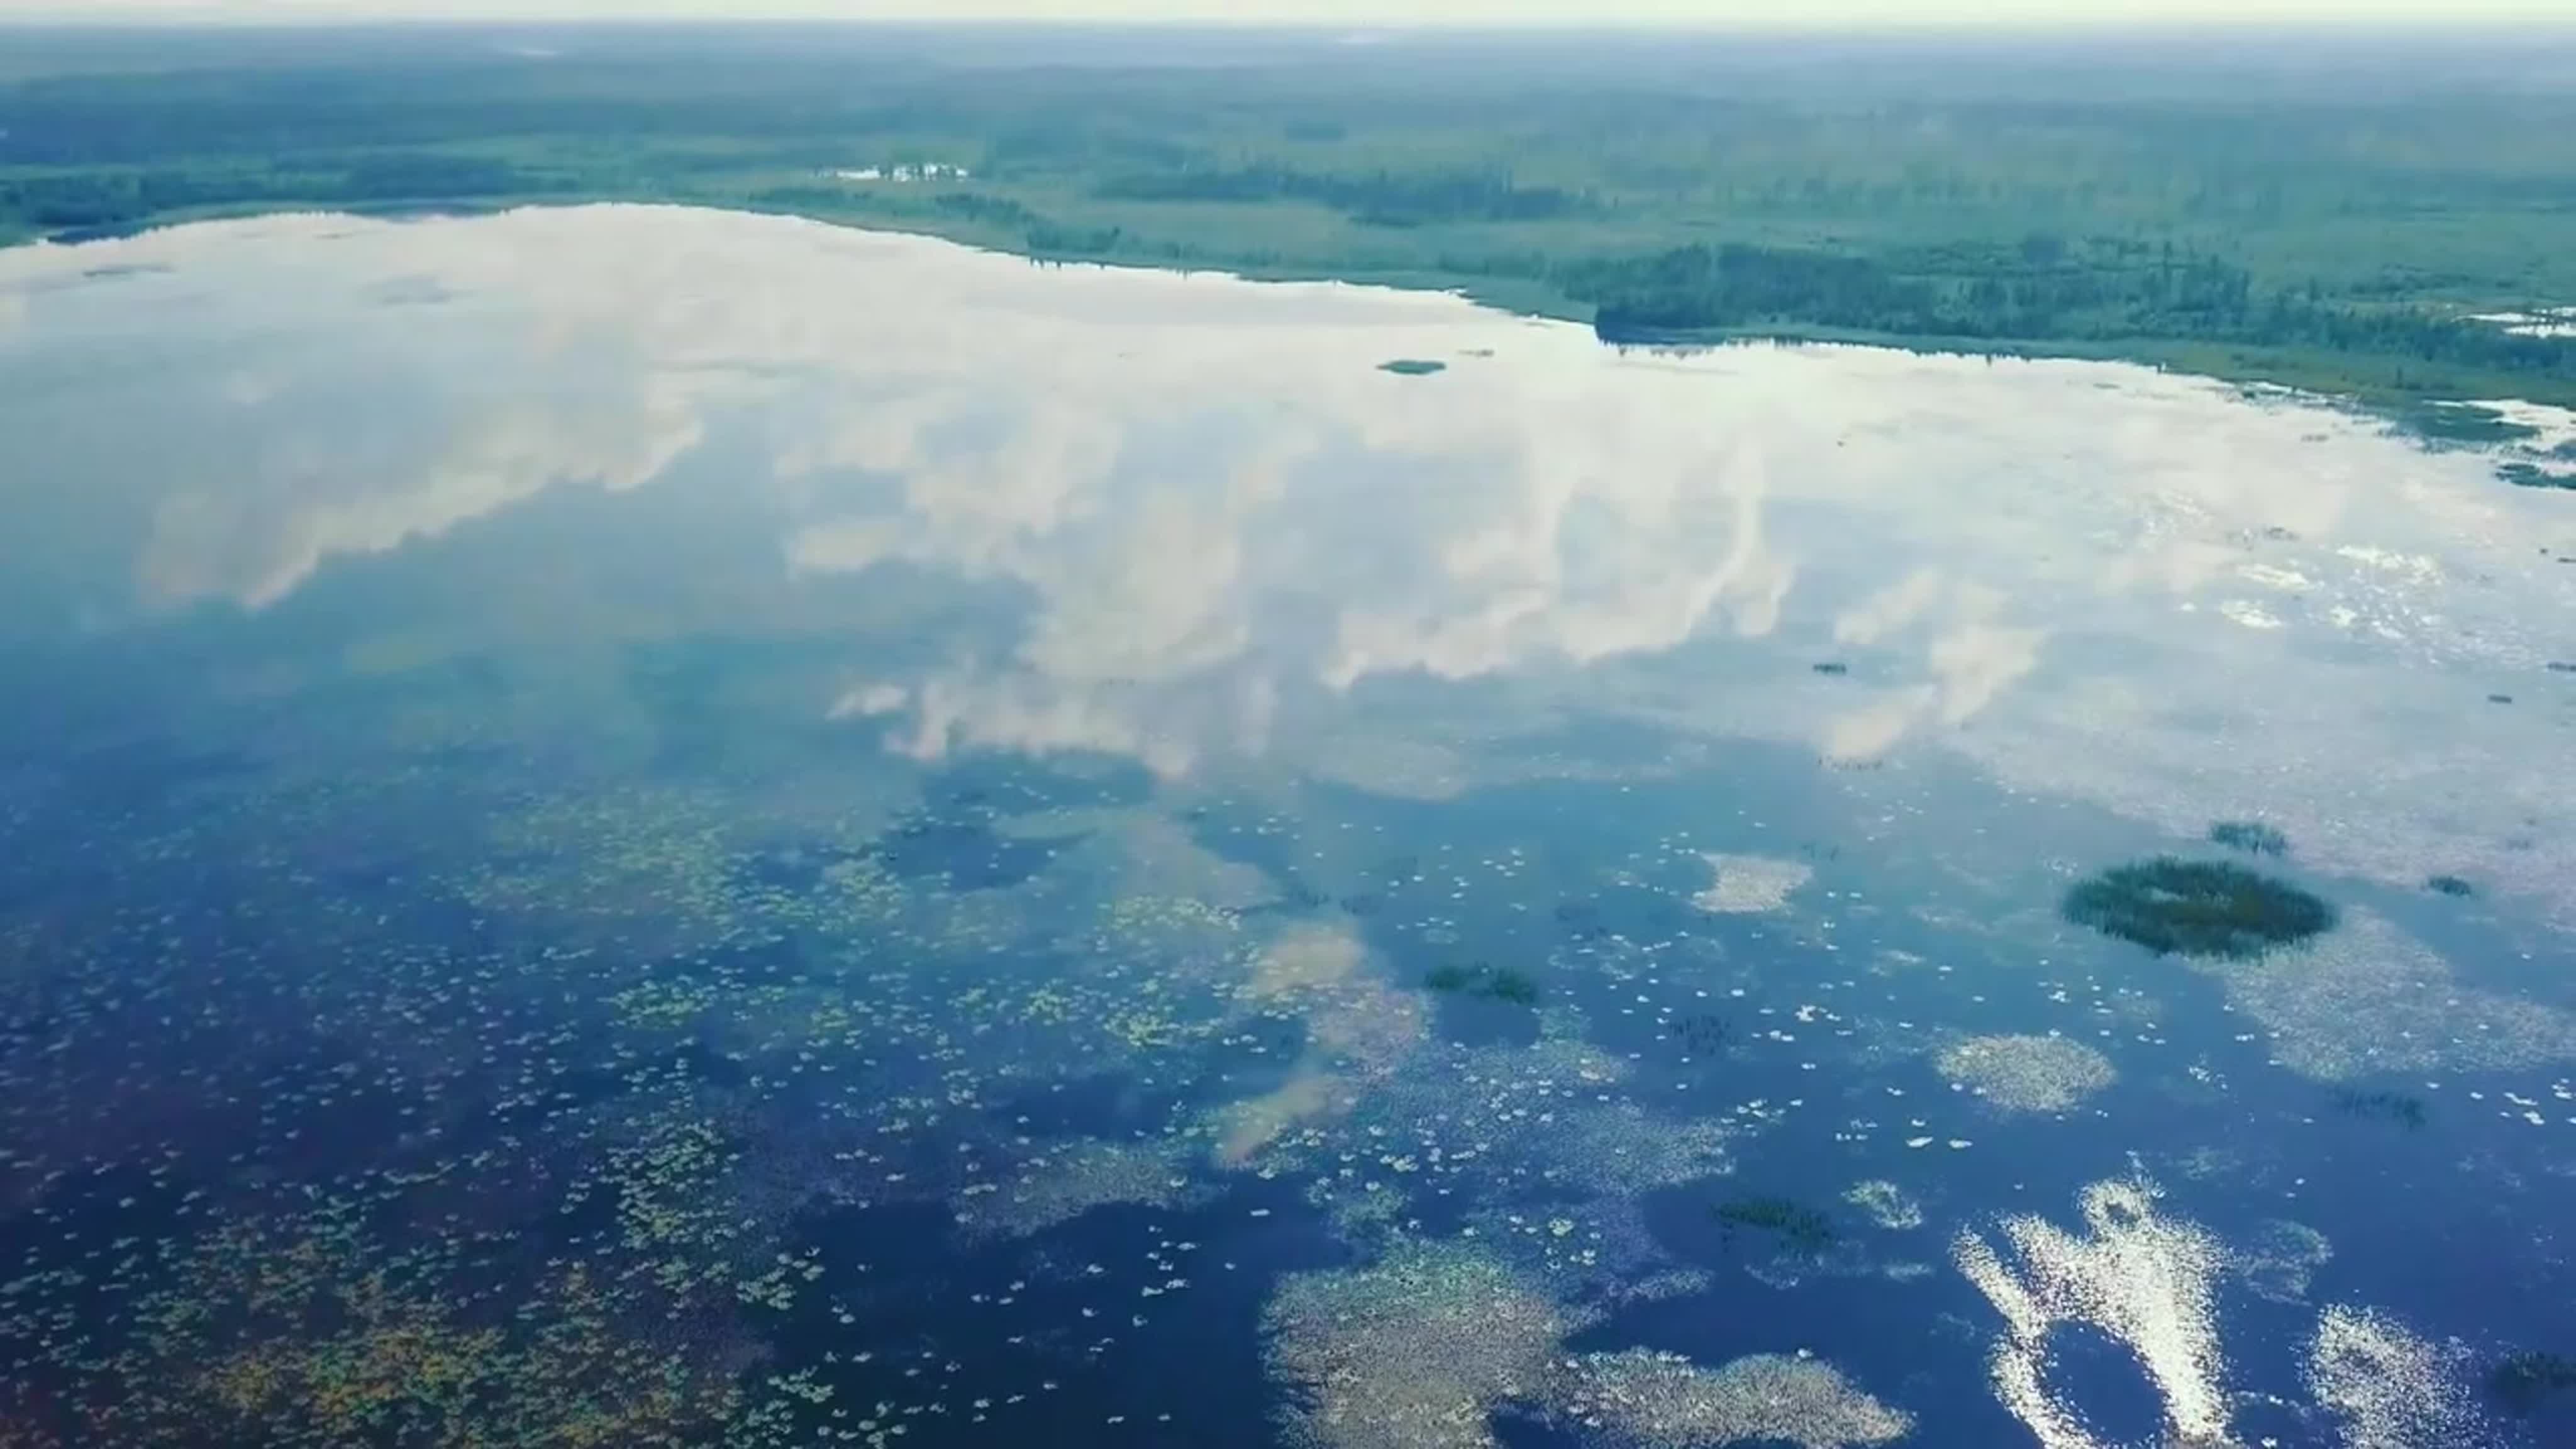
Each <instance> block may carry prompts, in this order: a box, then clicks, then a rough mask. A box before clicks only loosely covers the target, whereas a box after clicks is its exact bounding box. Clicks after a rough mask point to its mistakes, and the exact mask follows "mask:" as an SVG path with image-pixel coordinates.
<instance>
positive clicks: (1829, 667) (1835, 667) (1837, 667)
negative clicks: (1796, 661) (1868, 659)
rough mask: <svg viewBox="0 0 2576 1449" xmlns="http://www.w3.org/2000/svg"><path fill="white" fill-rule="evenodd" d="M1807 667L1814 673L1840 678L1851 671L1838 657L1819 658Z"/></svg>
mask: <svg viewBox="0 0 2576 1449" xmlns="http://www.w3.org/2000/svg"><path fill="white" fill-rule="evenodd" d="M1807 667H1808V668H1809V669H1811V670H1813V671H1815V672H1816V673H1818V674H1822V675H1824V676H1826V677H1827V678H1831V679H1840V678H1841V677H1843V676H1844V675H1846V674H1849V673H1851V666H1850V665H1848V664H1845V663H1843V662H1842V661H1841V660H1839V659H1819V660H1817V661H1816V662H1815V663H1813V664H1810V665H1808V666H1807Z"/></svg>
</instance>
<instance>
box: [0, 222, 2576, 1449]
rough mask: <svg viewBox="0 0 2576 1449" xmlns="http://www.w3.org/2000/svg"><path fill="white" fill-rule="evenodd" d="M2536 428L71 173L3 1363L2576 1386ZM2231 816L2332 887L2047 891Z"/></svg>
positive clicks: (2060, 1394) (737, 1380)
mask: <svg viewBox="0 0 2576 1449" xmlns="http://www.w3.org/2000/svg"><path fill="white" fill-rule="evenodd" d="M1399 359H1410V360H1419V361H1438V362H1443V363H1445V364H1446V367H1445V370H1442V371H1438V372H1429V373H1426V374H1425V375H1403V374H1401V373H1393V372H1388V371H1385V370H1383V369H1382V367H1381V364H1384V363H1386V362H1389V361H1394V360H1399ZM1414 371H1416V372H1423V371H1424V370H1421V369H1415V370H1414ZM2496 461H2497V459H2496V458H2495V457H2494V456H2492V455H2489V454H2482V453H2480V452H2477V451H2474V450H2453V451H2443V452H2428V451H2425V450H2423V449H2421V448H2419V447H2417V446H2415V445H2413V444H2411V443H2409V442H2407V441H2405V440H2403V439H2400V438H2397V437H2394V436H2392V435H2390V434H2389V433H2388V432H2387V431H2386V430H2385V429H2384V428H2382V427H2380V426H2379V425H2376V424H2374V423H2372V422H2371V421H2369V420H2367V419H2363V418H2358V417H2353V416H2349V415H2346V414H2343V413H2340V412H2336V411H2333V410H2329V409H2325V408H2321V407H2317V406H2311V405H2307V404H2303V403H2301V402H2298V401H2296V400H2293V399H2289V398H2284V397H2248V396H2244V395H2241V394H2238V393H2236V392H2234V391H2231V390H2229V389H2226V388H2223V387H2220V386H2217V385H2214V384H2210V383H2205V382H2200V381H2194V380H2188V379H2178V378H2168V377H2162V376H2157V375H2154V374H2151V373H2147V372H2142V371H2139V370H2136V369H2131V368H2122V367H2112V366H2098V365H2083V364H2058V363H2038V364H2033V363H2011V362H1985V361H1976V360H1962V359H1955V358H1926V357H1915V356H1908V355H1903V354H1896V353H1888V352H1878V351H1868V350H1859V349H1785V348H1748V349H1735V350H1728V351H1725V352H1722V353H1719V354H1714V355H1708V356H1700V357H1692V358H1671V357H1656V356H1645V355H1629V356H1621V355H1617V354H1614V353H1612V352H1610V351H1607V350H1605V349H1602V348H1601V347H1599V346H1598V345H1596V344H1595V343H1594V342H1593V341H1592V339H1591V338H1590V337H1589V335H1588V334H1587V333H1585V332H1584V331H1582V330H1581V329H1576V328H1569V327H1564V326H1558V325H1553V324H1542V323H1535V322H1529V321H1524V320H1518V319H1511V318H1505V317H1501V316H1497V315H1494V314H1491V313H1486V312H1480V311H1477V310H1475V309H1473V308H1471V307H1469V306H1467V305H1466V304H1464V303H1461V302H1456V301H1453V300H1450V299H1446V298H1439V297H1428V296H1418V295H1394V294H1387V293H1380V292H1369V291H1361V290H1354V289H1346V288H1337V287H1320V286H1293V287H1291V286H1253V285H1247V284H1244V283H1240V282H1235V281H1231V280H1227V279H1221V278H1214V277H1183V276H1174V275H1168V274H1155V273H1129V272H1103V271H1096V270H1088V269H1049V268H1042V267H1036V266H1032V265H1030V264H1027V263H1025V262H1021V261H1017V260H1012V259H1007V258H1000V257H993V256H985V255H979V254H974V253H969V252H964V251H960V250H957V249H955V248H951V247H947V246H944V245H939V244H935V243H930V242H925V241H919V240H912V239H904V238H894V237H883V236H872V235H866V234H860V233H853V232H846V231H835V230H830V229H825V228H820V227H816V226H812V225H807V224H803V223H797V222H790V221H782V220H774V219H763V218H752V217H739V216H726V215H720V214H713V213H693V212H683V211H666V210H645V209H599V210H580V211H553V212H534V213H523V214H515V215H509V216H502V217H495V218H488V219H479V220H463V221H436V222H420V223H412V224H388V223H378V222H362V221H352V220H346V219H338V218H285V219H275V220H268V221H261V222H255V223H244V224H225V225H219V226H208V227H199V228H191V229H185V230H180V231H173V232H166V233H159V234H155V235H150V236H146V237H141V238H136V239H133V240H128V241H120V242H113V243H104V244H99V245H94V246H87V247H81V248H77V249H59V248H57V249H35V250H22V251H16V252H9V253H0V522H5V527H0V681H5V683H0V698H5V699H6V701H7V708H6V710H5V711H0V1445H5V1446H8V1449H34V1446H56V1445H120V1446H121V1445H162V1444H169V1445H201V1444H202V1445H215V1444H221V1445H245V1446H247V1445H259V1446H324V1445H328V1446H340V1445H360V1444H401V1445H439V1446H448V1445H458V1446H464V1445H475V1446H480V1445H493V1446H503V1445H507V1446H540V1445H541V1446H588V1445H598V1446H626V1445H678V1444H691V1445H695V1444H707V1445H728V1446H786V1445H812V1444H867V1445H889V1444H901V1445H916V1444H918V1445H938V1444H953V1445H985V1444H992V1445H1021V1444H1038V1443H1044V1444H1061V1445H1130V1444H1134V1445H1170V1446H1182V1445H1190V1446H1202V1445H1226V1446H1235V1445H1254V1444H1261V1443H1282V1444H1293V1445H1311V1446H1335V1449H1396V1446H1436V1449H1449V1446H1457V1449H1473V1446H1482V1445H1509V1446H1515V1449H1520V1446H1539V1445H1576V1444H1584V1445H1594V1444H1598V1445H1659V1446H1660V1445H1671V1446H1680V1445H1714V1444H1725V1443H1747V1444H1753V1443H1772V1444H1777V1443H1787V1444H1796V1445H1802V1446H1809V1449H1814V1446H1827V1445H1832V1446H1847V1445H1877V1444H1886V1443H1896V1442H1904V1443H1908V1444H1915V1445H1925V1446H1942V1449H1947V1446H1960V1449H1991V1446H2015V1445H2038V1446H2044V1449H2086V1446H2112V1445H2121V1446H2147V1445H2185V1444H2188V1445H2216V1444H2222V1443H2224V1444H2242V1445H2246V1446H2252V1445H2256V1444H2274V1445H2282V1446H2304V1445H2316V1446H2338V1449H2455V1446H2470V1445H2535V1446H2545V1445H2551V1444H2565V1443H2569V1442H2576V1392H2570V1393H2562V1394H2557V1395H2550V1394H2546V1393H2525V1394H2519V1395H2516V1394H2507V1393H2500V1392H2498V1389H2499V1387H2500V1385H2499V1383H2498V1382H2496V1381H2495V1377H2494V1376H2495V1373H2496V1371H2497V1369H2498V1367H2499V1366H2500V1365H2505V1364H2509V1363H2513V1362H2517V1360H2515V1358H2514V1356H2515V1355H2521V1354H2528V1353H2536V1352H2546V1353H2557V1354H2568V1355H2576V1308H2571V1307H2570V1306H2569V1305H2571V1304H2576V1264H2571V1261H2570V1251H2571V1244H2570V1241H2569V1237H2568V1233H2569V1225H2570V1224H2571V1223H2576V1086H2571V1082H2576V974H2571V969H2570V968H2571V963H2576V887H2571V886H2570V884H2569V882H2570V881H2571V880H2576V778H2571V776H2570V774H2569V769H2568V764H2569V761H2570V760H2571V759H2576V730H2571V724H2576V495H2570V494H2564V493H2557V492H2552V491H2549V490H2539V489H2520V488H2512V487H2508V486H2505V485H2503V484H2502V483H2501V482H2499V481H2498V480H2497V479H2496V477H2495V476H2494V467H2495V463H2496ZM2222 821H2229V822H2240V823H2245V824H2249V825H2254V826H2259V827H2261V828H2260V829H2259V830H2253V831H2238V832H2236V838H2237V839H2238V841H2239V843H2240V845H2246V844H2250V845H2252V846H2254V847H2256V848H2253V849H2244V848H2238V849H2233V850H2231V849H2229V848H2226V847H2224V846H2222V845H2220V844H2216V843H2213V842H2212V841H2211V839H2210V838H2209V832H2210V829H2211V827H2212V825H2213V823H2215V822H2222ZM2274 832H2277V836H2275V835H2274V834H2273V833H2274ZM2164 854H2172V855H2177V856H2180V857H2183V858H2186V859H2189V860H2195V861H2231V862H2234V863H2235V864H2236V865H2237V866H2239V867H2241V868H2245V869H2250V870H2252V871H2254V872H2257V873H2258V875H2259V878H2260V880H2262V881H2268V882H2278V883H2280V885H2281V888H2283V889H2296V890H2304V891H2307V892H2310V893H2312V894H2313V895H2314V896H2315V897H2317V898H2319V899H2321V900H2323V901H2324V902H2326V903H2327V904H2328V906H2330V908H2331V912H2332V915H2333V918H2334V922H2335V924H2334V925H2333V928H2332V929H2330V930H2328V931H2325V932H2324V933H2322V934H2319V935H2316V936H2314V937H2312V938H2309V939H2306V940H2304V941H2300V942H2297V943H2293V944H2289V945H2286V946H2282V947H2280V948H2278V949H2272V950H2267V951H2256V950H2247V951H2243V952H2240V953H2238V954H2236V955H2234V956H2225V955H2192V954H2189V953H2187V952H2184V953H2172V954H2165V955H2157V954H2153V953H2151V952H2150V951H2149V950H2146V949H2143V948H2141V947H2140V946H2137V945H2133V944H2130V943H2129V942H2126V941H2122V940H2118V939H2113V938H2111V937H2109V936H2106V935H2102V934H2098V933H2096V932H2095V931H2093V930H2090V929H2088V928H2086V927H2084V926H2082V925H2078V924H2074V923H2072V922H2071V921H2070V920H2069V919H2068V918H2067V916H2066V914H2065V913H2064V912H2063V911H2062V909H2061V905H2062V903H2063V902H2064V901H2065V900H2066V898H2067V896H2068V893H2069V891H2070V889H2073V888H2075V887H2077V885H2078V883H2079V882H2082V881H2084V880H2086V879H2087V878H2089V877H2095V876H2097V875H2098V874H2099V873H2101V872H2104V871H2107V870H2110V869H2112V868H2115V867H2117V866H2120V865H2122V864H2124V863H2127V862H2132V861H2136V860H2139V859H2141V858H2150V857H2155V856H2158V855H2164ZM2435 877H2445V878H2448V879H2446V880H2444V881H2443V882H2442V885H2443V887H2444V888H2442V889H2435V888H2433V887H2432V886H2431V885H2428V882H2430V881H2432V880H2433V879H2434V878H2435ZM2253 878H2254V877H2247V879H2253ZM2519 1362H2520V1363H2521V1364H2522V1365H2523V1367H2524V1368H2525V1369H2526V1370H2527V1372H2526V1373H2525V1375H2524V1381H2525V1383H2526V1386H2529V1385H2531V1384H2533V1383H2537V1382H2539V1381H2545V1380H2547V1379H2548V1378H2549V1377H2550V1375H2549V1373H2548V1372H2547V1370H2548V1369H2549V1368H2550V1365H2548V1364H2546V1363H2541V1362H2539V1361H2536V1360H2528V1359H2524V1360H2519ZM2508 1377H2510V1376H2508ZM2544 1386H2545V1385H2544Z"/></svg>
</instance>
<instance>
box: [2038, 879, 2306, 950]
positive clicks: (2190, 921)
mask: <svg viewBox="0 0 2576 1449" xmlns="http://www.w3.org/2000/svg"><path fill="white" fill-rule="evenodd" d="M2063 909H2064V911H2065V914H2066V918H2067V919H2068V920H2070V921H2072V922H2074V923H2075V924H2077V925H2079V926H2089V927H2091V928H2093V929H2094V930H2097V931H2100V932H2101V933H2102V934H2104V935H2106V936H2116V937H2118V938H2120V939H2121V940H2123V941H2131V942H2134V943H2136V944H2138V945H2140V946H2144V947H2146V948H2147V949H2148V950H2150V951H2153V952H2155V953H2156V954H2157V955H2159V956H2166V955H2175V956H2218V957H2226V958H2230V959H2243V958H2245V957H2250V956H2258V955H2261V954H2262V953H2263V952H2265V951H2268V950H2270V949H2272V948H2273V947H2275V946H2287V945H2291V944H2294V943H2296V942H2299V941H2304V940H2306V939H2308V938H2309V937H2311V936H2314V935H2318V934H2320V933H2322V932H2325V931H2330V930H2332V929H2334V925H2335V919H2336V916H2335V908H2334V907H2333V906H2332V905H2330V904H2328V903H2327V902H2325V901H2323V900H2320V899H2319V898H2317V897H2316V896H2314V895H2311V894H2309V893H2308V892H2306V891H2304V890H2301V889H2299V888H2298V887H2297V886H2294V885H2291V884H2290V883H2289V882H2287V881H2282V880H2276V879H2274V878H2272V877H2271V876H2268V875H2264V874H2262V873H2261V872H2259V871H2253V870H2248V869H2246V868H2245V867H2243V866H2241V865H2236V864H2232V863H2230V862H2227V861H2213V860H2183V859H2179V858H2177V857H2175V856H2170V855H2160V856H2157V857H2155V858H2154V859H2152V860H2142V861H2133V862H2131V863H2130V864H2127V865H2119V866H2113V867H2111V868H2110V869H2109V870H2106V871H2104V872H2102V873H2101V874H2099V875H2096V876H2094V877H2092V878H2091V879H2089V880H2085V881H2080V882H2078V883H2077V884H2076V885H2075V887H2074V888H2073V889H2071V890H2069V891H2068V892H2067V893H2066V900H2065V902H2064V905H2063Z"/></svg>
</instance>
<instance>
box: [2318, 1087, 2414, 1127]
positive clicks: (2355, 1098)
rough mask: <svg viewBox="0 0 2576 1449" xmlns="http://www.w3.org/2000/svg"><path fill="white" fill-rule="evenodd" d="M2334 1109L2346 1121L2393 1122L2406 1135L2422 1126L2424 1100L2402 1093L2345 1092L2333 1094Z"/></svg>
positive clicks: (2349, 1090)
mask: <svg viewBox="0 0 2576 1449" xmlns="http://www.w3.org/2000/svg"><path fill="white" fill-rule="evenodd" d="M2334 1108H2335V1111H2337V1112H2339V1113H2341V1114H2342V1115H2344V1116H2346V1117H2359V1118H2363V1119H2365V1120H2368V1121H2373V1122H2393V1123H2395V1124H2397V1125H2398V1126H2400V1127H2403V1128H2405V1129H2406V1130H2408V1131H2410V1132H2412V1131H2416V1130H2418V1129H2420V1128H2422V1127H2423V1125H2424V1099H2423V1098H2421V1097H2417V1096H2411V1095H2409V1094H2407V1093H2405V1092H2360V1091H2353V1090H2351V1089H2346V1090H2343V1091H2339V1092H2337V1093H2335V1094H2334Z"/></svg>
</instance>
